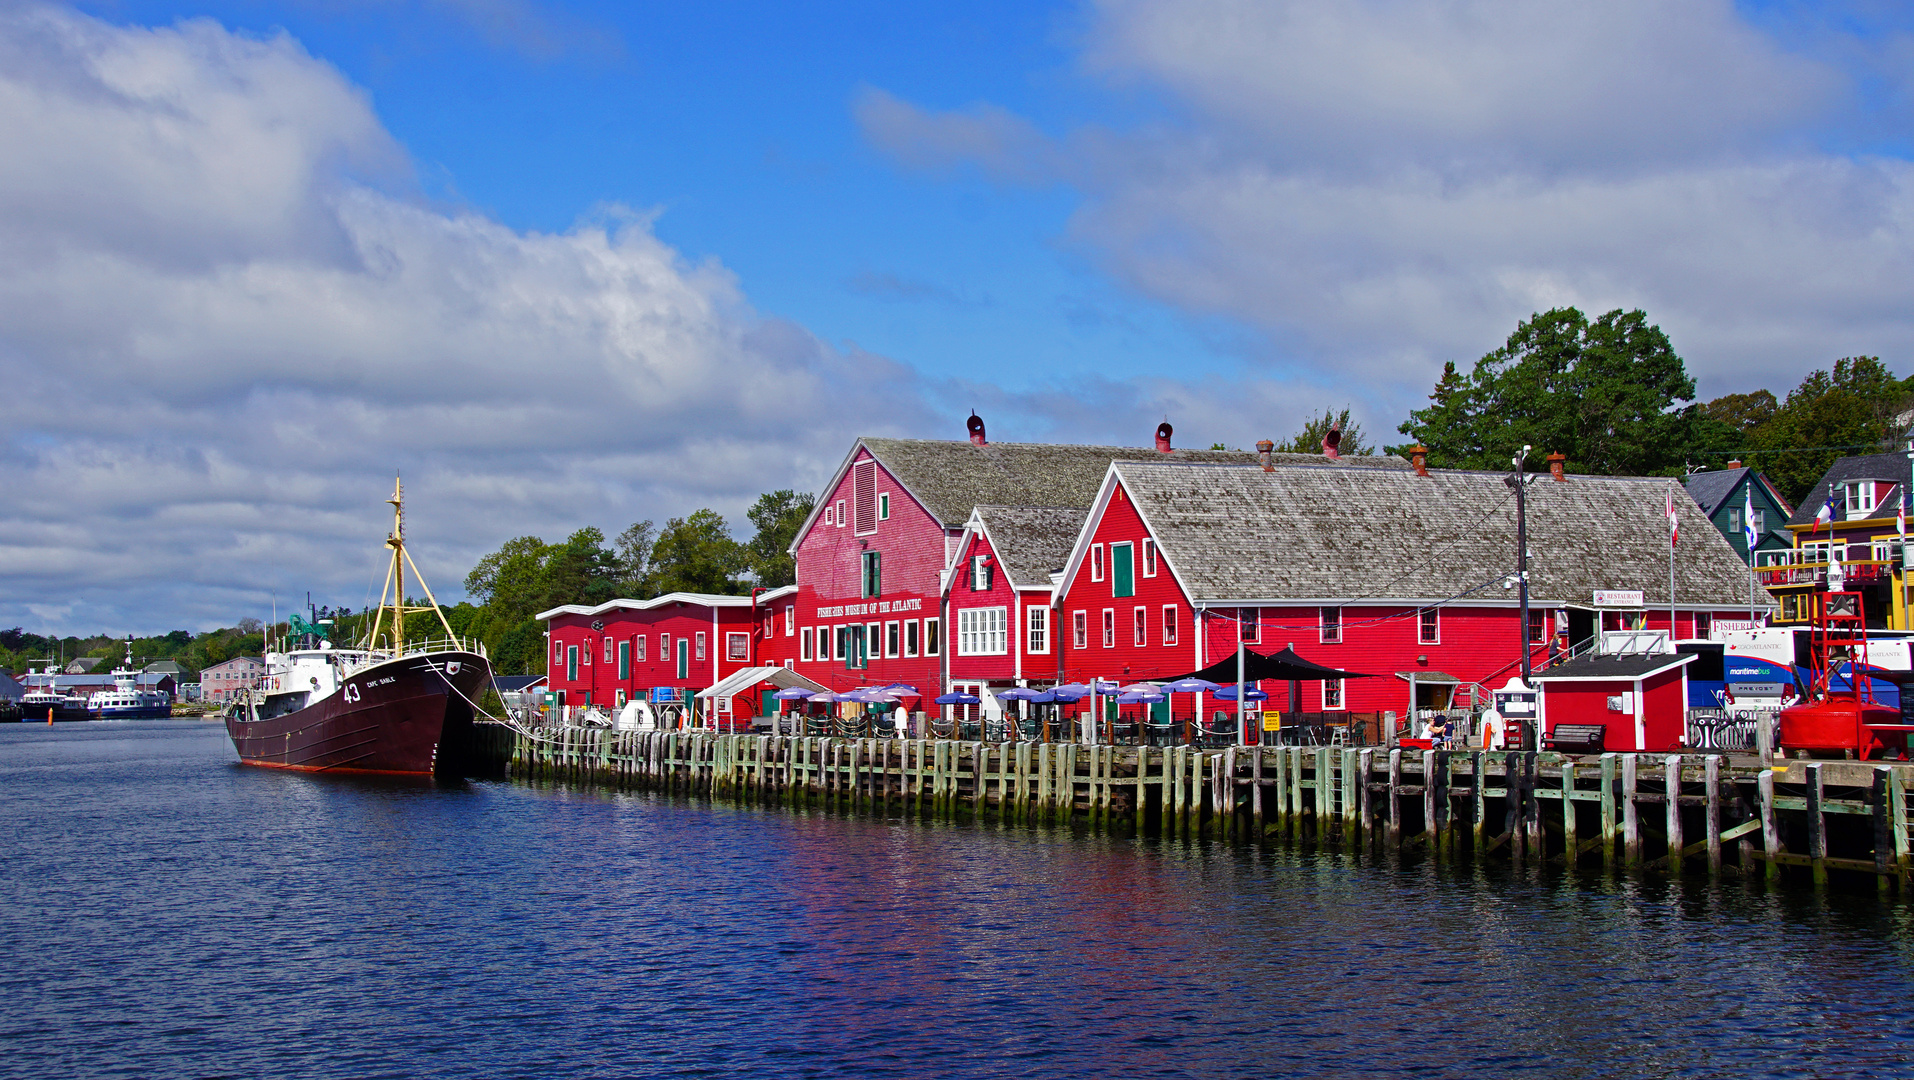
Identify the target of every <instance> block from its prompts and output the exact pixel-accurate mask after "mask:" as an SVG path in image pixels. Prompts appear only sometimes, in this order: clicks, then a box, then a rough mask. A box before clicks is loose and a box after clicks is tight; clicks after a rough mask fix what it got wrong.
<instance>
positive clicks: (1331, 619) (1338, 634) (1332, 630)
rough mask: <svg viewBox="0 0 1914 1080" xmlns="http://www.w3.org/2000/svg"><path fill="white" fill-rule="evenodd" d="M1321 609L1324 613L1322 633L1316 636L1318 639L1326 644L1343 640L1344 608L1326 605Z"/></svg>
mask: <svg viewBox="0 0 1914 1080" xmlns="http://www.w3.org/2000/svg"><path fill="white" fill-rule="evenodd" d="M1320 610H1321V613H1322V623H1321V633H1319V634H1317V636H1316V637H1317V640H1318V641H1321V642H1323V643H1325V644H1333V643H1335V642H1338V641H1341V640H1342V609H1341V608H1339V607H1326V608H1322V609H1320Z"/></svg>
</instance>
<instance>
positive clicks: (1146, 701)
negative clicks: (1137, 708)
mask: <svg viewBox="0 0 1914 1080" xmlns="http://www.w3.org/2000/svg"><path fill="white" fill-rule="evenodd" d="M1162 700H1163V695H1162V694H1152V693H1147V692H1145V691H1142V690H1132V691H1130V692H1129V693H1127V694H1119V695H1117V704H1119V705H1155V704H1156V703H1157V702H1159V701H1162Z"/></svg>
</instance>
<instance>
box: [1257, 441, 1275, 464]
mask: <svg viewBox="0 0 1914 1080" xmlns="http://www.w3.org/2000/svg"><path fill="white" fill-rule="evenodd" d="M1275 449H1276V444H1275V443H1273V442H1270V441H1269V440H1268V439H1258V440H1256V457H1257V460H1259V461H1261V462H1262V463H1263V471H1264V472H1275V471H1276V466H1275V465H1273V464H1271V463H1270V460H1269V455H1270V453H1271V452H1272V451H1274V450H1275Z"/></svg>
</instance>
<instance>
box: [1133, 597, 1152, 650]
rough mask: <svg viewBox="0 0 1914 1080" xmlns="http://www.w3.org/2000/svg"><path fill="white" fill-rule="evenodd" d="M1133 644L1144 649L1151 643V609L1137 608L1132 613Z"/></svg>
mask: <svg viewBox="0 0 1914 1080" xmlns="http://www.w3.org/2000/svg"><path fill="white" fill-rule="evenodd" d="M1130 638H1131V644H1133V645H1135V646H1136V647H1138V648H1142V647H1143V646H1145V645H1148V644H1149V643H1150V609H1149V608H1142V607H1140V608H1137V609H1136V610H1135V611H1133V612H1131V613H1130Z"/></svg>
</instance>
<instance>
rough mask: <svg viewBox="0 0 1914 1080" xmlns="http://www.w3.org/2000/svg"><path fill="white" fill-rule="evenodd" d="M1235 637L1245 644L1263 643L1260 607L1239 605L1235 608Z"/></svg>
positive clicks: (1261, 611)
mask: <svg viewBox="0 0 1914 1080" xmlns="http://www.w3.org/2000/svg"><path fill="white" fill-rule="evenodd" d="M1236 637H1237V640H1239V641H1241V642H1242V643H1243V644H1245V645H1261V644H1262V643H1263V609H1262V608H1259V607H1239V608H1237V609H1236Z"/></svg>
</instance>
